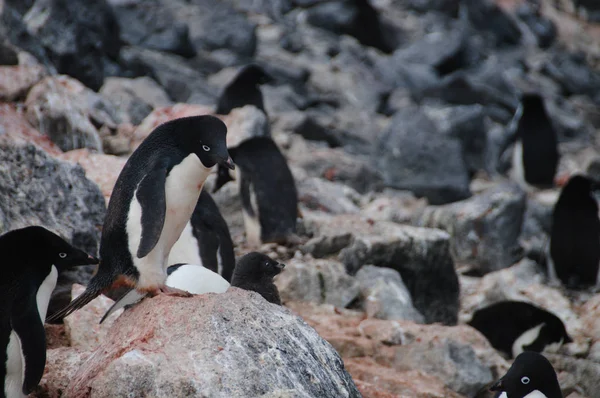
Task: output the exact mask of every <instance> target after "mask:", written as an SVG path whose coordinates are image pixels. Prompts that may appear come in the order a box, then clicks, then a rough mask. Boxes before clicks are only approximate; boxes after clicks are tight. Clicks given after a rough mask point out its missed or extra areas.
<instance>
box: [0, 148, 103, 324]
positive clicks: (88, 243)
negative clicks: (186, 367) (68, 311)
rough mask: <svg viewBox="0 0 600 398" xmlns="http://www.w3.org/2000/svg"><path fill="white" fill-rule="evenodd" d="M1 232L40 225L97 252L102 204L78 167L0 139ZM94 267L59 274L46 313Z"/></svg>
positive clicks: (64, 299) (63, 302) (97, 191)
mask: <svg viewBox="0 0 600 398" xmlns="http://www.w3.org/2000/svg"><path fill="white" fill-rule="evenodd" d="M0 169H1V172H0V175H1V176H2V178H0V230H1V231H2V232H7V231H9V230H12V229H16V228H23V227H26V226H29V225H42V226H45V227H47V228H49V229H51V230H53V231H55V232H57V233H59V234H61V235H62V236H63V237H65V238H66V239H67V240H68V241H69V242H71V243H72V244H73V245H74V246H76V247H78V248H80V249H82V250H85V251H86V252H88V253H90V254H92V255H97V253H98V244H99V241H100V227H101V226H102V222H103V218H104V213H105V212H106V205H105V202H104V197H103V196H102V193H101V192H100V189H99V188H98V186H97V185H96V184H94V183H93V182H91V181H90V180H88V179H87V178H86V177H85V172H84V171H83V169H82V168H81V166H79V165H73V164H71V163H67V162H63V161H59V160H56V159H53V158H51V157H50V156H48V155H47V154H46V153H45V152H44V151H42V150H41V149H38V148H37V147H36V146H34V145H31V144H27V145H23V144H21V143H18V142H13V141H10V140H0ZM93 269H94V266H85V267H76V268H73V269H72V270H68V271H66V272H64V273H62V274H61V275H60V276H59V279H58V285H57V287H56V289H55V290H54V293H53V295H52V299H51V301H50V306H49V307H48V314H52V313H53V312H54V311H56V310H58V309H60V308H62V307H64V306H66V305H67V304H68V303H69V302H70V301H71V284H72V283H74V282H77V283H83V284H85V283H87V282H88V280H89V279H90V278H91V276H92V271H93Z"/></svg>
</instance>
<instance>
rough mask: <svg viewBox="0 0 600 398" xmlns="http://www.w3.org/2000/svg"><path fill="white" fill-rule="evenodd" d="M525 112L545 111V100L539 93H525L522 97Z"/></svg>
mask: <svg viewBox="0 0 600 398" xmlns="http://www.w3.org/2000/svg"><path fill="white" fill-rule="evenodd" d="M521 103H522V104H523V108H524V111H526V110H536V109H544V110H545V108H544V98H542V96H541V95H539V94H537V93H525V94H523V95H522V96H521Z"/></svg>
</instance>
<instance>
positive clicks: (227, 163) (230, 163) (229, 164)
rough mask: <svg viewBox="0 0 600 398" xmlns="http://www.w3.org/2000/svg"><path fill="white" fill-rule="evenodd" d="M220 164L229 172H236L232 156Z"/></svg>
mask: <svg viewBox="0 0 600 398" xmlns="http://www.w3.org/2000/svg"><path fill="white" fill-rule="evenodd" d="M219 164H222V165H223V166H225V167H227V168H228V169H229V170H235V165H234V164H233V159H231V156H229V155H228V156H227V158H226V159H222V160H221V161H220V162H219Z"/></svg>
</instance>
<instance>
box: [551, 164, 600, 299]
mask: <svg viewBox="0 0 600 398" xmlns="http://www.w3.org/2000/svg"><path fill="white" fill-rule="evenodd" d="M594 190H600V184H599V183H597V182H595V181H593V180H591V179H590V178H587V177H584V176H581V175H576V176H574V177H571V179H570V180H569V181H568V182H567V185H565V187H564V188H563V190H562V191H561V193H560V196H559V198H558V201H557V202H556V204H555V205H554V211H553V214H552V229H551V231H550V258H549V259H550V260H551V261H550V262H549V264H548V267H549V271H550V272H549V273H550V274H551V275H556V276H557V277H558V278H559V279H560V280H561V281H562V283H563V284H564V285H565V286H567V287H569V288H573V289H577V288H585V287H589V286H594V285H596V284H598V283H599V282H600V281H599V278H600V273H599V272H598V268H599V265H600V219H599V218H598V203H597V202H596V199H595V198H594V196H593V191H594Z"/></svg>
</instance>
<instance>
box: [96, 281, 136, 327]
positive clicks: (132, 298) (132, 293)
mask: <svg viewBox="0 0 600 398" xmlns="http://www.w3.org/2000/svg"><path fill="white" fill-rule="evenodd" d="M144 297H146V295H145V294H142V293H140V292H138V291H137V290H135V289H134V288H131V290H129V291H127V292H126V293H125V294H124V295H122V296H121V297H120V298H119V299H118V300H117V301H116V302H115V303H114V304H113V305H112V307H110V308H109V309H108V311H106V314H104V316H103V317H102V319H100V323H102V322H104V321H105V320H106V318H108V317H109V316H110V314H112V313H113V312H115V311H117V310H120V309H121V308H123V307H125V306H127V305H133V304H136V303H139V302H140V301H141V300H142V299H143V298H144Z"/></svg>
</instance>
